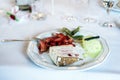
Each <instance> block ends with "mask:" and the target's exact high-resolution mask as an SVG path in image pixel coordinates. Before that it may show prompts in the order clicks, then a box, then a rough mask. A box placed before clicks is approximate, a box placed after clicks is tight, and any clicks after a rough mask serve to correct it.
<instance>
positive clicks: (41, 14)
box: [31, 0, 46, 20]
mask: <svg viewBox="0 0 120 80" xmlns="http://www.w3.org/2000/svg"><path fill="white" fill-rule="evenodd" d="M43 1H44V0H36V1H35V2H34V3H32V4H31V6H32V13H31V18H32V19H35V20H45V19H46V13H45V10H44V2H43Z"/></svg>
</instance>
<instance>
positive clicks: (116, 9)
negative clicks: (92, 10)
mask: <svg viewBox="0 0 120 80" xmlns="http://www.w3.org/2000/svg"><path fill="white" fill-rule="evenodd" d="M119 1H120V0H114V2H115V3H114V6H113V8H112V9H111V10H112V11H116V12H120V7H119V6H118V2H119ZM99 5H100V6H102V7H104V6H103V4H102V0H99ZM104 8H105V7H104Z"/></svg>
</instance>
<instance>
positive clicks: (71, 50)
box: [49, 45, 81, 66]
mask: <svg viewBox="0 0 120 80" xmlns="http://www.w3.org/2000/svg"><path fill="white" fill-rule="evenodd" d="M49 56H50V57H51V59H52V61H53V62H54V63H55V64H56V65H57V66H65V65H69V64H72V63H74V62H77V61H79V60H80V59H81V58H80V54H79V53H78V52H77V50H76V47H73V46H72V45H63V46H53V47H50V49H49Z"/></svg>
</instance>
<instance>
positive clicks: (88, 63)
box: [27, 29, 109, 71]
mask: <svg viewBox="0 0 120 80" xmlns="http://www.w3.org/2000/svg"><path fill="white" fill-rule="evenodd" d="M56 32H58V30H53V31H49V32H45V33H42V34H40V35H38V36H37V38H40V39H42V38H46V37H50V36H51V34H52V33H56ZM77 34H82V35H85V36H87V35H93V36H95V35H96V34H94V33H91V32H89V31H86V30H84V29H81V30H80V32H78V33H77ZM99 40H100V42H101V44H102V47H103V49H102V51H101V52H100V54H99V56H97V57H96V58H94V59H93V58H84V59H83V60H82V61H78V62H76V63H74V64H71V65H69V66H63V67H59V66H56V65H55V64H54V63H53V62H52V61H51V59H50V57H49V55H48V52H44V53H43V54H39V50H38V48H37V42H36V41H31V42H30V43H29V45H28V49H27V54H28V56H29V57H30V59H31V60H32V61H33V62H34V63H35V64H37V65H38V66H40V67H44V68H47V69H58V70H76V69H79V70H81V71H83V70H87V69H90V68H93V67H95V66H97V65H99V64H100V63H102V62H103V61H104V60H105V58H106V57H107V55H108V54H109V48H108V45H107V43H106V41H105V40H104V39H103V38H101V37H100V39H99Z"/></svg>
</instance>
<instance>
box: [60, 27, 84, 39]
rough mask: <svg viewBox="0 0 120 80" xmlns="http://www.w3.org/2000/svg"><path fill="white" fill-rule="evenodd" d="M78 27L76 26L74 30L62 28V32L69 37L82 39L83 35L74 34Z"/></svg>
mask: <svg viewBox="0 0 120 80" xmlns="http://www.w3.org/2000/svg"><path fill="white" fill-rule="evenodd" d="M79 30H80V27H79V26H78V27H77V28H75V29H74V30H69V29H68V28H65V27H64V28H63V29H62V32H63V33H65V34H66V35H68V36H70V37H71V38H73V39H75V40H82V39H83V35H75V34H76V33H77V32H79Z"/></svg>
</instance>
